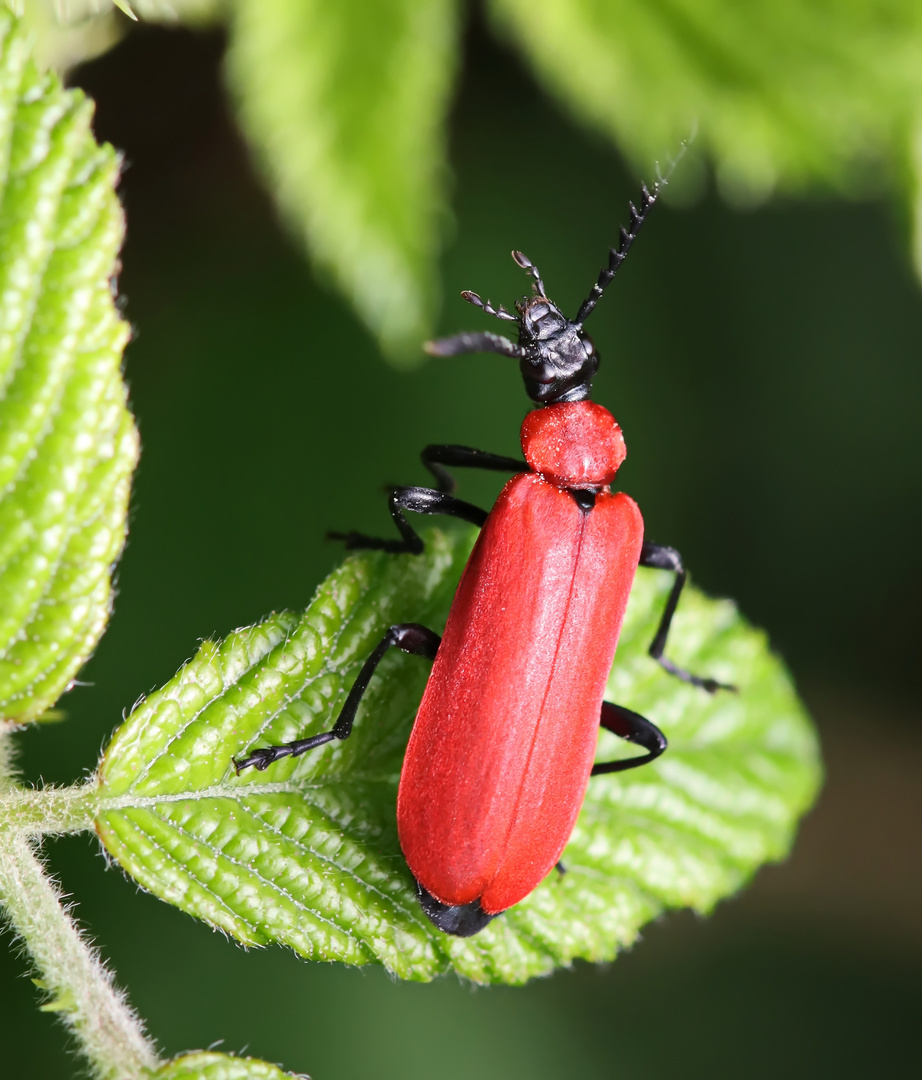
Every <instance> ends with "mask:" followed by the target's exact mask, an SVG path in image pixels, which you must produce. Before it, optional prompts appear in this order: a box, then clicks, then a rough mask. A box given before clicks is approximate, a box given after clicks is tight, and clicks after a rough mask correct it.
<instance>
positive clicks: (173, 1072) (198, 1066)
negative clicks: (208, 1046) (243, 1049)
mask: <svg viewBox="0 0 922 1080" xmlns="http://www.w3.org/2000/svg"><path fill="white" fill-rule="evenodd" d="M294 1075H295V1074H294V1073H287V1072H282V1070H281V1069H279V1068H278V1067H277V1066H275V1065H270V1064H269V1063H268V1062H266V1061H260V1060H259V1059H258V1058H251V1057H246V1058H238V1057H233V1056H232V1055H231V1054H216V1053H214V1052H212V1051H207V1052H206V1051H198V1052H196V1053H192V1054H183V1055H182V1057H178V1058H173V1060H172V1061H168V1062H167V1063H166V1064H165V1065H161V1066H160V1068H159V1069H157V1070H156V1071H155V1072H153V1073H152V1074H151V1077H152V1080H285V1078H286V1077H292V1076H294Z"/></svg>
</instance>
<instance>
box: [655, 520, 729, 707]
mask: <svg viewBox="0 0 922 1080" xmlns="http://www.w3.org/2000/svg"><path fill="white" fill-rule="evenodd" d="M639 565H640V566H646V567H649V568H650V569H653V570H671V571H672V572H673V573H674V574H675V582H674V583H673V586H672V591H671V592H670V593H669V598H668V599H667V601H666V607H665V608H664V609H663V614H662V617H661V618H660V622H659V626H658V628H657V630H656V634H655V635H654V637H653V641H652V642H650V648H649V649H648V650H647V651H648V652H649V654H650V656H652V657H653V659H654V660H656V661H657V663H659V664H660V666H661V667H663V668H665V669H666V671H668V672H669V674H670V675H675V677H676V678H677V679H681V680H682V681H683V682H687V683H691V685H692V686H700V687H702V689H704V690H707V692H708V693H709V694H714V693H716V692H717V691H718V690H736V687H735V686H731V685H729V684H727V683H721V682H718V681H717V680H716V679H708V678H702V677H701V676H699V675H692V674H691V672H689V671H686V670H685V669H684V668H680V667H679V666H678V665H677V664H674V663H673V662H672V661H671V660H670V659H669V658H668V657H667V656H665V655H664V652H665V649H666V639H667V637H668V636H669V627H670V626H671V625H672V617H673V615H675V611H676V608H677V607H678V604H679V597H680V596H681V595H682V589H683V588H684V587H685V582H686V580H687V579H688V571H687V570H686V569H685V566H684V565H683V563H682V556H681V555H680V554H679V553H678V552H677V551H676V549H675V548H671V547H667V546H666V545H665V544H654V543H653V542H652V541H650V540H644V542H643V547H642V548H641V549H640V564H639Z"/></svg>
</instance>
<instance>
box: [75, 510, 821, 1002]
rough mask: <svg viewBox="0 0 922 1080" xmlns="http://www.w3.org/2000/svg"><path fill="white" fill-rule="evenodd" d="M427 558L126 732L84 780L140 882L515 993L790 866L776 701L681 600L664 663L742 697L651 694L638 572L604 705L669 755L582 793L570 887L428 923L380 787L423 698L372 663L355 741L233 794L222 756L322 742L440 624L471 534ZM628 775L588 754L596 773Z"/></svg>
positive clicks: (199, 908) (224, 924)
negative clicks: (374, 657)
mask: <svg viewBox="0 0 922 1080" xmlns="http://www.w3.org/2000/svg"><path fill="white" fill-rule="evenodd" d="M426 535H427V548H426V554H425V555H424V556H420V557H413V556H400V557H395V556H389V555H386V554H380V553H370V554H365V555H362V556H360V557H353V558H350V559H348V560H347V561H346V562H345V563H344V564H343V565H342V566H341V567H340V568H339V569H338V570H336V571H335V572H334V573H333V574H332V575H331V576H330V577H329V578H328V579H327V580H326V581H325V582H324V584H323V585H322V586H321V587H320V589H319V591H318V593H317V596H316V598H315V599H314V601H313V602H312V604H311V606H310V607H309V608H308V610H307V611H306V612H305V613H304V614H296V613H285V614H281V615H273V616H271V617H270V618H268V619H266V620H265V622H263V623H261V624H259V625H258V626H255V627H252V628H249V629H245V630H238V631H236V632H235V633H234V634H231V635H230V636H229V637H228V638H227V639H225V640H224V641H223V642H221V643H212V642H209V643H207V644H205V645H204V646H203V647H202V648H201V649H200V651H199V652H198V654H197V655H196V657H195V658H194V659H193V660H191V661H190V662H189V663H188V664H186V666H185V667H184V668H182V670H181V671H180V672H179V673H178V674H177V675H176V677H175V678H174V679H173V680H171V681H170V682H169V683H167V685H166V686H165V687H164V688H163V689H162V690H160V691H158V692H157V693H155V694H152V695H151V696H150V697H149V698H148V699H147V700H146V701H144V702H143V703H142V704H140V705H139V706H138V707H137V708H136V709H135V710H134V712H133V713H132V714H131V716H130V717H129V718H128V720H127V721H126V722H125V723H124V724H123V725H122V727H121V728H120V729H119V731H118V732H117V733H116V735H115V738H114V739H113V741H112V743H111V744H110V746H109V748H108V749H107V751H106V753H105V755H104V758H103V760H102V763H101V766H100V770H99V775H98V781H97V782H98V789H97V798H98V803H97V806H98V813H97V818H96V826H97V830H98V832H99V835H100V837H101V838H102V840H103V843H104V844H105V846H106V848H107V849H108V851H109V852H111V854H112V855H113V856H114V857H115V858H116V859H117V860H118V862H119V863H120V864H121V865H122V866H123V867H124V868H125V869H126V870H127V871H128V872H129V873H130V874H131V875H132V876H133V877H134V878H136V880H137V881H139V882H140V883H141V884H142V885H143V886H144V887H145V888H147V889H150V890H151V891H152V892H154V893H156V894H157V895H158V896H161V897H163V898H164V899H166V900H169V901H170V902H171V903H174V904H176V905H177V906H179V907H181V908H183V909H184V910H185V911H188V912H190V913H192V914H194V915H197V916H198V917H200V918H203V919H205V920H206V921H207V922H209V923H211V924H212V925H213V926H215V927H218V928H220V929H222V930H224V931H226V932H227V933H229V934H232V935H233V936H234V937H236V938H237V939H238V940H239V941H241V942H244V943H245V944H248V945H263V944H267V943H269V942H280V943H282V944H285V945H288V946H290V947H291V948H293V949H294V950H295V951H296V952H298V953H299V954H301V955H302V956H305V957H309V958H311V959H317V960H341V961H344V962H346V963H351V964H361V963H368V962H373V961H377V962H379V963H382V964H384V965H385V966H386V967H387V968H388V969H390V970H391V971H393V972H395V973H396V974H397V975H399V976H400V977H402V978H413V979H428V978H431V977H433V976H434V975H435V974H437V973H438V972H440V971H443V970H445V969H446V968H447V967H449V966H452V967H454V968H455V970H456V971H458V972H459V973H461V974H463V975H465V976H467V977H469V978H471V979H474V980H476V981H479V982H513V983H515V982H523V981H525V980H526V979H529V978H531V977H533V976H535V975H539V974H542V973H545V972H547V971H550V970H552V969H553V968H554V967H556V966H558V965H561V964H567V963H569V962H570V961H572V960H573V959H575V958H577V957H583V958H585V959H589V960H607V959H610V958H612V957H613V956H614V955H615V954H616V953H617V952H618V950H619V949H620V948H622V947H623V946H625V945H627V944H629V943H630V942H631V941H633V939H634V938H635V937H636V935H637V932H638V930H639V928H640V926H641V925H642V924H643V923H644V922H646V921H647V920H649V919H651V918H653V917H654V916H656V915H657V914H659V913H660V912H661V911H663V910H664V909H666V908H670V907H684V906H690V907H693V908H695V909H696V910H697V911H701V912H705V911H708V910H710V909H711V908H712V907H713V905H714V904H715V903H716V902H717V901H718V900H719V899H720V898H721V897H723V896H726V895H728V894H730V893H732V892H733V891H735V890H736V889H738V888H739V887H740V886H741V885H742V884H743V883H744V882H745V881H746V880H747V879H748V878H749V877H750V876H751V875H752V874H753V872H754V871H755V869H756V868H757V867H758V866H759V865H760V864H761V863H763V862H765V861H766V860H772V859H780V858H782V857H783V856H784V855H785V854H786V853H787V851H788V849H789V847H790V844H791V841H792V835H793V831H794V827H795V824H796V821H797V819H798V817H799V815H800V814H801V813H803V811H804V810H805V809H806V808H807V807H808V806H809V805H810V803H811V801H812V799H813V797H814V795H815V793H816V790H817V785H818V782H819V763H818V753H817V746H816V741H815V739H814V736H813V733H812V731H811V728H810V724H809V721H808V719H807V717H806V715H805V714H804V711H803V709H802V707H801V706H800V705H799V703H798V701H797V698H796V695H795V693H794V690H793V688H792V686H791V682H790V679H789V678H788V676H787V674H786V673H785V671H784V668H783V666H782V665H781V663H780V662H779V661H778V660H777V659H776V658H775V657H773V656H772V654H771V653H770V652H769V649H768V645H767V642H766V639H765V637H764V635H763V634H761V633H759V632H757V631H755V630H752V629H751V628H750V627H749V626H748V625H747V624H746V623H745V621H744V620H743V619H742V618H741V617H740V616H739V615H738V614H737V612H736V610H735V608H734V606H733V605H732V604H730V603H728V602H726V601H714V600H709V599H706V598H705V597H703V596H702V595H700V594H699V593H696V592H695V591H694V590H689V591H688V592H687V593H686V594H685V595H683V599H682V604H681V605H680V609H679V614H678V615H677V617H676V620H675V623H674V626H675V630H674V639H673V641H674V644H673V647H672V649H671V653H672V655H673V657H674V658H675V660H676V661H677V662H678V663H682V664H686V665H688V666H689V667H692V668H694V669H696V670H700V671H704V672H708V673H711V674H713V675H715V676H716V677H717V678H719V679H722V680H724V681H732V682H734V683H736V684H737V685H739V686H740V687H741V692H740V693H739V694H733V693H721V694H718V695H717V696H715V697H711V696H709V695H708V694H707V693H705V692H704V691H701V690H697V689H695V688H693V687H689V686H687V685H685V684H683V683H680V682H679V681H678V680H676V679H673V678H670V677H669V676H668V675H666V674H665V672H663V671H662V669H661V668H660V667H659V666H658V665H657V664H656V663H654V662H653V661H652V660H650V658H649V657H648V656H647V654H646V648H647V645H648V644H649V641H650V640H651V638H652V636H653V631H654V629H655V627H656V623H657V620H658V616H659V613H660V612H661V610H662V607H663V604H664V602H665V598H666V595H667V593H668V590H669V588H670V584H671V578H670V575H669V574H666V573H662V572H655V571H641V572H640V573H639V575H638V580H637V582H636V584H635V588H634V591H633V592H632V594H631V601H630V606H629V608H628V614H627V617H626V620H625V625H624V630H623V633H622V638H621V644H620V646H619V652H618V658H617V661H616V665H615V669H614V673H613V674H612V677H611V681H610V684H609V691H610V693H609V696H610V697H611V698H612V699H613V700H617V701H619V702H622V703H625V704H627V705H629V706H630V707H631V708H635V709H638V710H639V711H641V712H643V713H644V714H645V715H647V716H649V717H650V718H651V719H653V720H654V721H655V722H656V723H658V724H660V725H661V726H662V727H663V729H664V730H665V731H666V733H667V735H668V737H669V740H670V749H669V751H668V753H667V754H666V755H664V756H663V758H661V759H660V760H659V761H657V762H656V763H655V764H653V765H651V766H649V767H647V768H643V769H639V770H637V771H636V773H626V774H623V775H617V774H616V775H609V776H602V777H597V778H596V779H594V780H593V781H592V783H591V785H590V791H589V795H588V797H587V799H586V803H585V806H584V809H583V812H582V815H581V816H580V819H579V822H578V824H577V827H576V830H575V832H574V834H573V838H572V840H571V842H570V844H569V846H568V847H567V850H566V852H565V854H564V861H565V863H566V866H567V871H568V872H567V874H566V875H565V876H564V877H563V878H560V877H559V876H558V875H551V877H550V878H549V879H548V880H546V881H545V882H544V883H542V885H540V886H539V887H538V888H537V889H536V890H535V891H534V893H532V895H531V896H529V897H528V898H527V899H526V900H525V901H523V902H522V903H521V904H519V905H518V906H517V907H515V908H514V909H512V910H511V911H509V912H507V913H506V914H505V915H504V916H502V917H501V918H499V919H497V920H496V921H495V922H493V923H492V924H491V925H490V926H489V927H488V928H487V929H486V930H485V931H483V932H482V933H481V934H479V935H477V936H476V937H474V938H471V939H467V940H460V939H457V938H451V937H449V936H447V935H444V934H441V933H439V932H438V931H436V930H435V929H434V927H433V926H432V925H431V924H430V923H429V922H428V920H427V919H426V918H425V917H424V916H423V914H422V912H421V910H420V908H419V905H418V904H417V902H416V898H415V892H414V885H413V881H412V878H411V876H410V873H409V871H408V870H407V867H406V865H405V863H404V861H403V858H402V856H401V853H400V847H399V844H398V841H397V835H396V826H395V820H394V819H395V804H396V789H397V779H398V775H399V771H400V765H401V760H402V756H403V750H404V747H405V744H406V739H407V736H408V733H409V729H410V726H411V724H412V721H413V716H414V714H415V711H416V707H417V705H418V702H419V698H420V695H421V693H422V689H423V686H424V684H425V680H426V677H427V668H428V665H427V664H425V663H424V662H422V661H421V660H420V659H419V658H415V657H408V656H404V655H403V654H394V655H388V657H387V658H386V659H385V661H384V663H383V664H382V666H381V669H379V670H380V674H379V675H377V676H376V677H375V678H374V679H373V680H372V683H371V686H370V688H369V691H368V693H367V694H366V697H365V699H364V702H363V706H362V708H361V709H360V711H359V716H358V718H357V721H356V725H355V729H354V733H353V735H352V737H351V738H350V739H348V740H346V741H345V742H342V743H336V744H331V745H330V746H326V747H324V748H323V749H322V750H318V751H317V752H315V753H311V754H307V755H305V756H304V757H301V758H297V759H292V758H285V759H282V760H281V761H279V762H276V763H275V764H273V765H272V766H271V767H270V769H269V770H267V771H266V772H265V773H257V772H256V771H255V770H251V771H248V772H245V773H244V774H243V775H241V776H240V777H236V776H235V775H234V770H233V768H232V765H231V758H232V756H240V755H243V754H246V753H247V752H248V751H249V750H250V749H251V748H252V747H255V746H261V745H266V744H271V743H280V742H286V741H289V740H291V739H294V738H298V737H301V736H303V735H306V734H309V733H316V732H318V731H323V730H328V729H329V727H330V726H331V723H332V720H333V718H334V717H335V715H336V714H337V712H338V709H339V708H340V706H341V705H342V702H343V699H344V696H345V693H346V692H347V690H348V688H349V686H350V685H351V683H352V681H353V680H354V678H355V676H356V674H357V672H358V669H359V667H360V665H361V663H362V661H363V660H364V659H365V658H366V657H367V656H368V654H369V653H370V652H371V650H372V648H373V647H374V646H375V645H376V644H377V643H378V641H379V640H380V638H381V635H382V634H383V632H384V630H385V629H386V627H387V626H389V625H390V624H392V623H394V622H402V621H407V620H413V621H420V622H423V623H424V624H427V625H431V626H433V627H434V628H436V629H438V628H440V627H441V626H442V625H444V620H445V617H446V615H447V611H448V606H449V604H450V601H451V597H452V595H453V593H454V589H455V586H456V583H457V580H458V577H459V575H460V572H461V569H462V566H463V563H464V562H465V560H466V558H467V553H468V551H469V548H470V543H471V534H470V533H467V532H465V533H463V534H456V533H451V534H447V535H446V534H444V533H442V532H439V531H436V530H433V531H431V532H429V533H427V534H426ZM631 752H632V751H631V750H630V749H628V748H627V747H625V746H624V745H623V744H621V743H620V742H619V740H617V739H615V738H614V736H609V735H608V734H607V733H606V734H603V736H602V738H601V740H600V754H601V756H602V757H604V758H611V757H612V756H614V755H616V754H618V753H626V754H629V753H631ZM634 752H636V751H634Z"/></svg>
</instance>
